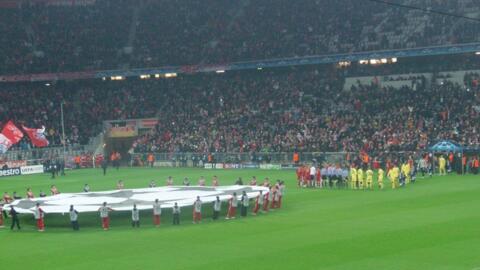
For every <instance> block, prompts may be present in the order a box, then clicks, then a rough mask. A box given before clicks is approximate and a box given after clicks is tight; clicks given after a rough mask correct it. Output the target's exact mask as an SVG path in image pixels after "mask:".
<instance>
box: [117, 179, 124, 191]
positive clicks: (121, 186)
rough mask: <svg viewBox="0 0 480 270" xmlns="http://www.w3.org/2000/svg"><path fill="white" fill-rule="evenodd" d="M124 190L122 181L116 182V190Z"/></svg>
mask: <svg viewBox="0 0 480 270" xmlns="http://www.w3.org/2000/svg"><path fill="white" fill-rule="evenodd" d="M124 188H125V184H124V183H123V181H122V180H118V182H117V189H118V190H122V189H124Z"/></svg>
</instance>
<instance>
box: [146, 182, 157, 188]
mask: <svg viewBox="0 0 480 270" xmlns="http://www.w3.org/2000/svg"><path fill="white" fill-rule="evenodd" d="M148 187H149V188H155V187H157V183H155V180H152V181H150V184H148Z"/></svg>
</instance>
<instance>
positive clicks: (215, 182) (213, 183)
mask: <svg viewBox="0 0 480 270" xmlns="http://www.w3.org/2000/svg"><path fill="white" fill-rule="evenodd" d="M219 184H220V183H219V182H218V177H217V176H216V175H214V176H213V179H212V186H213V187H218V186H219Z"/></svg>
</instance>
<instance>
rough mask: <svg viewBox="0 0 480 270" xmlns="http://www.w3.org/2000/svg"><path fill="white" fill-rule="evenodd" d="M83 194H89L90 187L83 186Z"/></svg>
mask: <svg viewBox="0 0 480 270" xmlns="http://www.w3.org/2000/svg"><path fill="white" fill-rule="evenodd" d="M83 192H85V193H88V192H90V186H89V185H88V184H85V185H84V186H83Z"/></svg>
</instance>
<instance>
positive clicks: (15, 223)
mask: <svg viewBox="0 0 480 270" xmlns="http://www.w3.org/2000/svg"><path fill="white" fill-rule="evenodd" d="M202 178H203V177H202ZM170 180H172V178H171V177H169V179H168V180H167V183H168V181H170ZM214 180H215V182H216V183H217V184H218V179H217V178H216V177H215V178H214ZM239 180H241V179H239ZM239 180H237V182H238V181H239ZM250 185H252V186H256V185H257V180H256V177H255V176H254V177H252V180H251V181H250ZM263 185H264V186H265V187H268V188H269V192H267V193H265V194H264V193H263V192H262V191H260V192H259V194H258V195H257V196H256V197H255V199H254V204H253V208H252V209H251V211H252V214H253V215H255V216H256V215H257V214H259V213H267V212H268V211H269V210H271V209H279V208H281V206H282V198H283V194H284V192H285V183H284V182H283V181H281V180H277V182H276V183H275V184H274V185H270V182H269V180H268V178H266V179H265V181H264V184H263ZM150 187H152V186H151V184H150ZM123 188H124V184H123V181H119V182H118V183H117V189H123ZM56 194H59V192H58V190H57V189H56V187H55V193H54V192H52V195H56ZM31 196H32V197H31V198H33V195H31ZM250 200H251V198H249V197H248V195H247V194H246V192H245V191H243V193H242V195H241V198H240V200H239V199H238V196H237V194H236V193H235V192H234V193H233V195H232V196H231V198H230V199H229V200H228V208H227V211H226V217H225V219H227V220H228V219H235V218H236V216H237V208H240V215H241V216H242V217H246V216H247V213H248V209H249V206H250ZM10 202H11V201H10ZM7 203H9V202H8V201H7ZM202 205H203V203H202V201H201V200H200V197H198V196H197V199H196V200H195V202H194V203H193V205H192V211H193V223H194V224H197V223H200V222H201V220H202ZM211 206H212V210H213V215H212V218H213V220H217V219H218V218H219V217H220V212H221V209H222V201H220V197H218V196H217V197H216V200H215V201H214V202H213V203H212V204H211ZM152 208H153V213H152V214H153V223H154V225H155V226H156V227H159V226H160V220H161V218H160V216H161V214H162V208H161V204H160V202H159V200H158V199H157V200H155V202H154V203H153V207H152ZM111 211H114V210H113V209H112V208H111V207H109V206H108V205H107V202H104V203H103V205H102V206H101V207H100V208H99V209H98V212H99V213H100V218H101V221H102V228H103V229H104V230H108V229H109V228H110V215H109V213H110V212H111ZM131 212H132V227H134V228H135V227H140V210H139V209H138V208H137V206H136V204H134V205H133V208H132V210H131ZM180 213H181V207H180V206H178V204H177V203H176V202H175V203H174V206H173V207H172V216H173V225H179V224H180ZM33 216H34V218H35V221H36V226H37V229H38V231H39V232H43V231H45V222H44V219H45V212H44V211H43V209H42V208H41V206H40V204H39V203H37V204H36V206H35V209H34V210H33ZM7 217H10V218H11V225H10V229H11V230H13V229H14V227H17V229H18V230H20V228H21V227H20V220H19V218H18V212H17V211H16V210H15V208H14V207H11V208H10V211H8V213H7V212H6V211H3V204H1V203H0V228H3V227H4V218H7ZM69 217H70V222H71V225H72V229H73V230H75V231H78V230H79V229H80V226H79V223H78V217H79V212H78V211H77V210H76V209H75V208H74V206H73V205H71V206H70V209H69Z"/></svg>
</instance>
